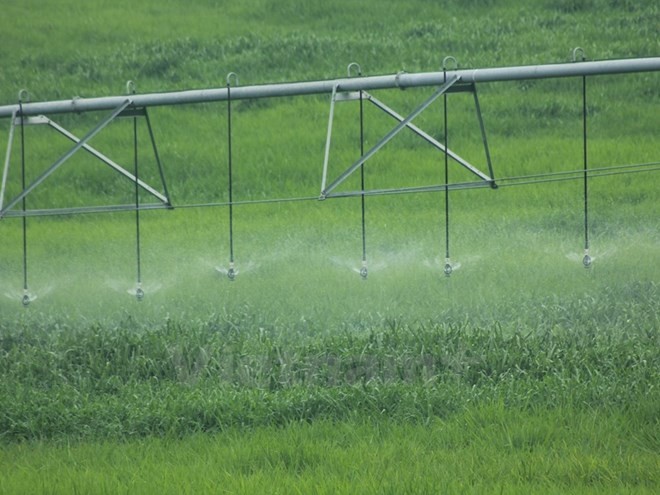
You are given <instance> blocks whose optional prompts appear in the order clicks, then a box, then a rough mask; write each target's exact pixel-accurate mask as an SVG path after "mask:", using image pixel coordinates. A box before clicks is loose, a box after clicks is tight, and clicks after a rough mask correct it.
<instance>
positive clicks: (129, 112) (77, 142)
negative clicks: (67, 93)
mask: <svg viewBox="0 0 660 495" xmlns="http://www.w3.org/2000/svg"><path fill="white" fill-rule="evenodd" d="M129 105H131V100H130V99H126V100H125V101H124V102H123V103H122V104H121V105H119V106H118V107H117V108H115V110H113V111H112V113H111V114H110V115H108V116H107V117H106V118H104V119H103V120H102V121H101V122H99V124H97V125H96V126H95V127H94V128H93V129H92V130H91V131H89V132H88V133H87V134H86V135H85V136H84V137H83V138H82V139H80V138H78V137H77V136H75V135H74V134H73V133H71V132H69V131H67V130H66V129H65V128H63V127H62V126H60V125H59V124H57V123H56V122H54V121H53V120H51V119H49V118H48V117H45V116H43V115H39V116H36V117H19V116H17V115H16V113H15V114H14V116H13V118H12V121H11V122H12V124H11V127H10V130H9V142H8V145H7V153H6V157H5V166H4V171H3V175H2V183H1V185H0V219H2V218H3V217H5V216H30V215H31V214H32V213H37V214H39V215H43V214H48V213H72V212H78V211H79V210H82V211H83V212H86V211H87V209H86V208H84V207H83V208H63V209H52V211H50V210H38V211H35V212H32V211H21V212H16V211H10V210H11V209H12V208H13V207H14V206H16V205H17V204H18V203H19V202H20V201H22V200H23V199H24V198H26V197H27V196H28V195H29V194H30V193H31V192H32V191H33V190H34V189H35V188H36V187H38V186H39V185H40V184H41V183H42V182H43V181H45V180H46V179H47V178H48V177H49V176H50V175H52V174H53V173H54V172H55V171H56V170H57V169H58V168H59V167H60V166H61V165H62V164H64V163H65V162H66V161H67V160H68V159H69V158H71V157H72V156H73V155H74V154H75V153H76V152H77V151H79V150H80V149H84V150H85V151H87V152H88V153H90V154H91V155H92V156H94V157H95V158H97V159H98V160H100V161H101V162H103V163H105V164H106V165H108V166H109V167H110V168H112V169H113V170H114V171H116V172H118V173H119V174H120V175H122V176H124V177H125V178H127V179H128V180H130V181H131V182H133V183H135V182H136V180H137V184H138V186H140V187H141V188H142V189H144V190H145V191H147V192H148V193H149V194H151V195H152V196H154V197H155V198H156V199H158V200H159V201H161V202H162V203H163V205H164V206H165V207H171V202H170V200H169V194H168V191H167V184H166V182H165V176H164V173H163V167H162V164H161V161H160V157H159V155H158V149H157V147H156V142H155V139H154V135H153V130H152V128H151V122H150V121H149V115H148V113H147V111H146V108H137V109H133V108H128V107H129ZM124 116H143V117H145V119H146V122H147V127H148V130H149V136H150V138H151V143H152V146H153V151H154V155H155V158H156V162H157V165H158V170H159V173H160V178H161V182H162V185H163V189H164V194H162V193H160V192H159V191H157V190H156V189H154V188H153V187H151V186H150V185H149V184H147V183H145V182H144V181H143V180H141V179H139V178H137V179H136V177H135V175H133V174H132V173H131V172H129V171H128V170H126V169H125V168H124V167H122V166H120V165H119V164H117V163H116V162H114V161H113V160H111V159H110V158H108V157H107V156H106V155H104V154H103V153H101V152H100V151H98V150H96V149H95V148H93V147H92V146H90V145H89V144H88V141H89V140H90V139H92V137H94V136H95V135H96V134H98V133H99V132H100V131H101V130H103V129H104V128H105V127H106V126H107V125H108V124H110V123H111V122H112V121H113V120H115V119H116V118H117V117H124ZM24 124H25V125H39V124H46V125H48V126H49V127H51V128H52V129H54V130H56V131H57V132H59V133H60V134H62V135H63V136H64V137H66V138H67V139H69V140H70V141H72V142H73V143H74V146H73V147H72V148H71V149H70V150H69V151H67V152H66V153H65V154H64V155H62V156H61V157H60V158H59V159H58V160H57V161H55V162H54V163H53V164H52V165H51V166H50V167H48V168H47V169H46V170H45V171H44V172H43V173H42V174H41V175H40V176H39V177H38V178H37V179H35V180H34V182H32V183H31V184H30V185H29V186H28V187H26V188H25V190H24V191H23V192H21V194H19V195H18V196H17V197H15V198H14V199H12V200H11V201H10V202H9V203H8V204H7V205H6V206H5V205H4V197H5V191H6V185H7V176H8V172H9V162H10V155H11V145H12V142H13V135H14V128H15V127H16V125H24ZM145 206H147V205H145ZM151 206H153V205H151ZM105 209H106V207H103V206H96V207H92V208H90V209H89V211H90V212H98V211H105ZM107 209H108V210H109V211H115V210H118V209H121V207H119V208H118V207H117V206H109V207H107Z"/></svg>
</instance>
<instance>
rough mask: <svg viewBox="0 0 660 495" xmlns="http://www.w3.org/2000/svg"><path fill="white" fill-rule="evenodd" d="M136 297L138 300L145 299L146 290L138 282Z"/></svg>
mask: <svg viewBox="0 0 660 495" xmlns="http://www.w3.org/2000/svg"><path fill="white" fill-rule="evenodd" d="M135 298H136V299H137V300H138V301H142V299H144V291H143V290H142V286H141V285H140V284H138V286H137V287H136V289H135Z"/></svg>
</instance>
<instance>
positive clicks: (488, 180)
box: [319, 75, 497, 199]
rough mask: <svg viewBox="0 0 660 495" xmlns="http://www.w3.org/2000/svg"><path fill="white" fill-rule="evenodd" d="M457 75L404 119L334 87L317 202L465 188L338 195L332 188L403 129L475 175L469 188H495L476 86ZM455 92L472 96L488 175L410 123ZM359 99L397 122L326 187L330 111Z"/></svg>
mask: <svg viewBox="0 0 660 495" xmlns="http://www.w3.org/2000/svg"><path fill="white" fill-rule="evenodd" d="M460 79H461V78H460V77H459V76H456V75H454V76H452V77H450V78H449V79H448V80H447V81H446V82H445V83H444V84H443V85H442V86H440V87H439V88H438V89H437V90H436V91H435V92H434V93H433V94H432V95H431V96H430V97H429V98H428V99H426V100H425V101H424V102H422V103H421V104H420V105H419V106H418V107H417V108H416V109H415V110H413V111H412V112H411V113H410V114H409V115H408V116H407V117H403V116H401V115H400V114H399V113H397V112H396V111H395V110H393V109H392V108H390V107H389V106H387V105H386V104H385V103H383V102H382V101H380V100H379V99H377V98H376V97H375V96H373V95H372V94H370V93H368V92H367V91H364V90H360V91H357V92H340V91H339V88H338V86H335V88H334V89H333V92H332V96H331V99H330V113H329V118H328V132H327V137H326V143H325V155H324V160H323V175H322V178H321V194H320V197H319V198H320V199H326V198H335V197H346V196H360V195H362V196H364V195H374V194H387V193H397V192H410V191H413V190H414V191H415V192H422V191H424V190H446V189H447V188H449V189H453V188H461V187H467V185H466V184H442V185H432V186H421V187H414V188H393V189H378V190H376V189H372V190H361V191H349V192H338V191H336V189H337V188H338V186H339V185H340V184H341V183H343V182H344V181H345V180H346V179H347V178H348V177H349V176H350V175H351V174H352V173H353V172H355V171H356V170H358V169H359V168H360V167H361V166H363V165H364V164H365V163H366V162H367V161H368V160H369V159H370V158H371V157H372V156H373V155H375V154H376V152H378V151H379V150H380V149H381V148H382V147H383V146H385V144H387V143H388V142H389V141H390V140H391V139H393V138H394V136H396V135H397V134H398V133H399V132H400V131H402V130H403V129H404V128H407V129H409V130H411V131H412V132H413V133H414V134H416V135H417V136H419V137H421V138H422V139H423V140H424V141H426V142H427V143H429V144H431V146H433V147H434V148H436V149H437V150H439V151H441V152H442V153H445V154H447V156H448V157H450V158H451V159H452V160H454V161H455V162H456V163H458V164H459V165H460V166H462V167H463V168H465V169H466V170H468V171H469V172H471V173H472V174H473V175H475V176H476V177H477V178H478V179H479V181H476V182H473V183H469V185H470V187H480V186H482V187H483V186H490V187H492V188H495V187H497V185H496V183H495V177H494V173H493V165H492V162H491V157H490V150H489V148H488V140H487V137H486V128H485V125H484V121H483V117H482V115H481V107H480V105H479V98H478V96H477V90H476V85H475V83H473V82H470V83H461V82H460ZM457 92H471V93H472V94H473V95H474V103H475V109H476V113H477V118H478V121H479V128H480V131H481V138H482V142H483V146H484V152H485V157H486V165H487V167H488V172H487V173H486V172H483V171H481V170H479V169H478V168H477V167H475V166H474V165H472V164H471V163H470V162H468V161H467V160H465V159H464V158H462V157H461V156H460V155H458V154H457V153H455V152H454V151H452V150H451V149H448V148H446V147H445V146H444V145H443V144H442V143H441V142H440V141H438V140H437V139H435V138H434V137H433V136H431V135H430V134H428V133H427V132H425V131H423V130H422V129H420V128H419V127H418V126H416V125H414V124H413V123H412V121H413V119H414V118H415V117H417V116H418V115H420V114H421V113H422V112H423V111H424V110H426V109H427V108H428V107H429V106H431V104H432V103H433V102H434V101H435V100H436V99H437V98H438V97H440V96H441V95H444V94H448V93H457ZM360 98H362V99H363V100H366V101H369V102H371V103H372V104H373V105H374V106H375V107H376V108H378V109H379V110H381V111H382V112H384V113H385V114H386V115H388V116H389V117H392V118H393V119H394V120H396V121H397V122H398V124H397V125H396V126H395V127H394V128H393V129H392V130H390V131H389V132H388V133H387V134H386V135H385V136H384V137H383V138H381V139H380V140H379V141H378V143H376V144H375V145H374V146H373V147H372V148H371V149H370V150H369V151H367V152H366V153H364V154H363V155H362V156H361V157H360V158H359V159H357V160H356V161H355V162H353V164H352V165H350V166H349V167H348V168H347V169H346V170H344V172H342V173H341V174H340V175H339V176H338V177H337V178H336V179H334V180H333V181H332V182H330V184H328V166H329V161H330V148H331V145H332V128H333V121H334V110H335V104H336V103H337V102H344V101H354V100H359V99H360Z"/></svg>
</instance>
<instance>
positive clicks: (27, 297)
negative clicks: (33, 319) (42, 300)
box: [21, 291, 32, 307]
mask: <svg viewBox="0 0 660 495" xmlns="http://www.w3.org/2000/svg"><path fill="white" fill-rule="evenodd" d="M21 302H22V303H23V306H25V307H28V306H29V305H30V303H31V302H32V297H30V294H28V291H25V292H24V293H23V298H22V299H21Z"/></svg>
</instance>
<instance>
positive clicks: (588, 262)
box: [582, 249, 593, 268]
mask: <svg viewBox="0 0 660 495" xmlns="http://www.w3.org/2000/svg"><path fill="white" fill-rule="evenodd" d="M592 263H593V259H592V258H591V256H589V250H588V249H585V250H584V258H582V264H583V265H584V267H585V268H591V264H592Z"/></svg>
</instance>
